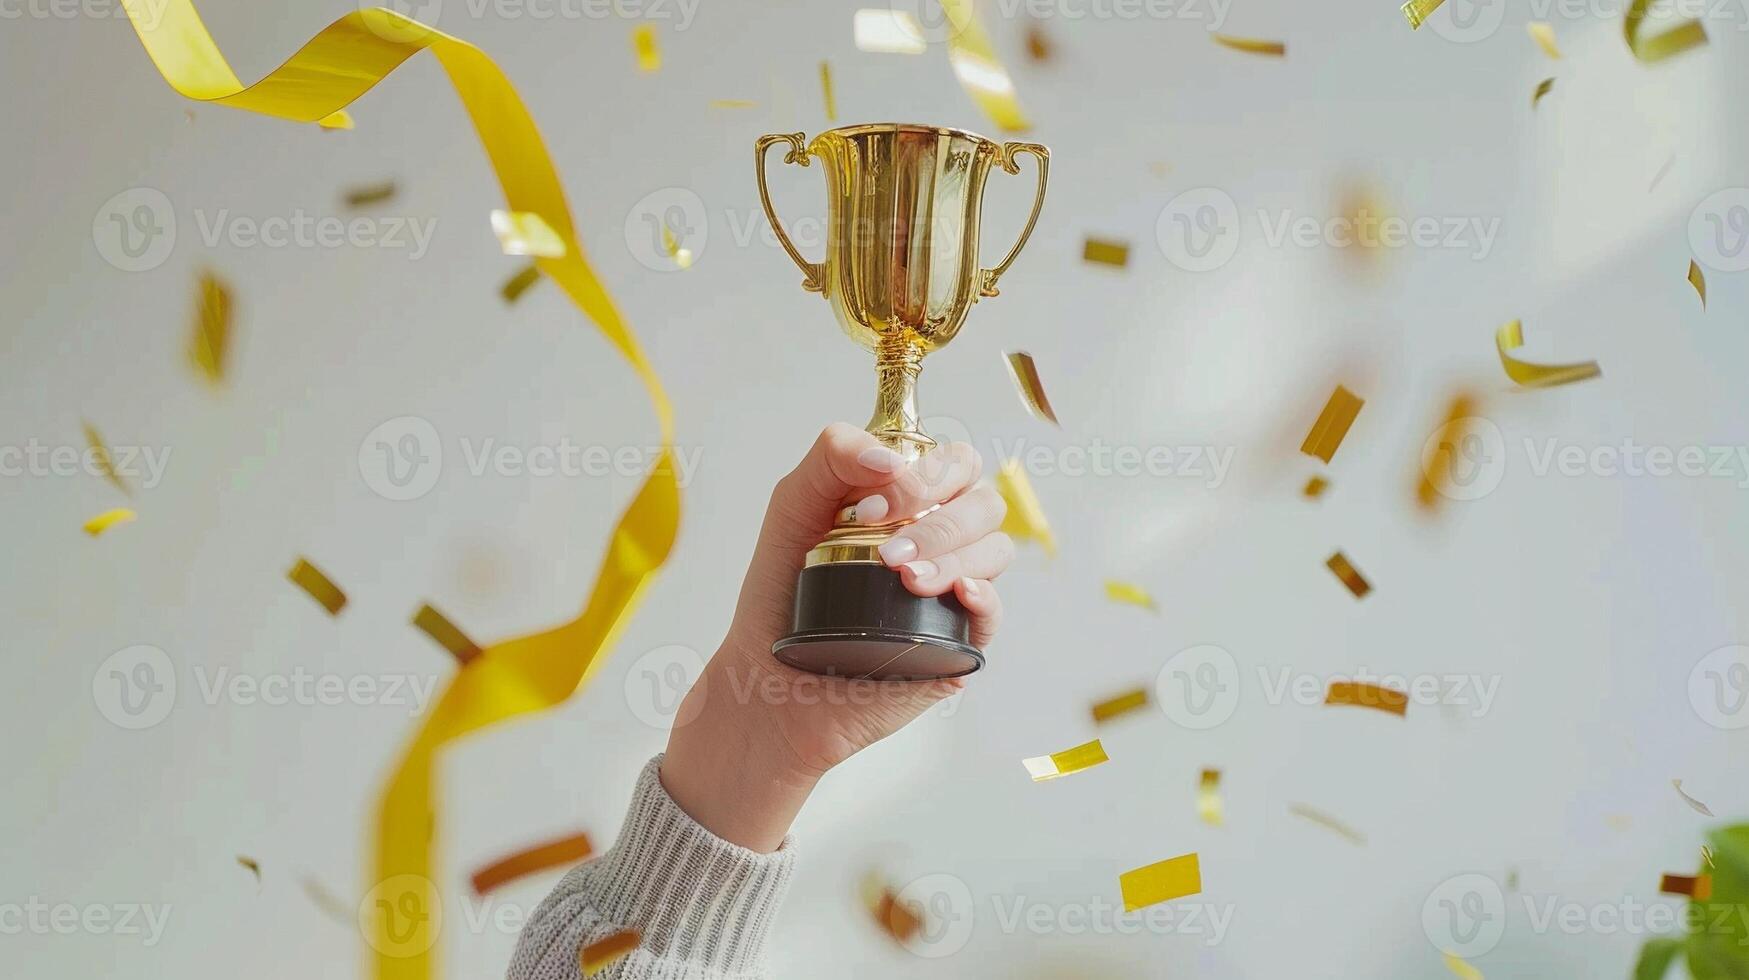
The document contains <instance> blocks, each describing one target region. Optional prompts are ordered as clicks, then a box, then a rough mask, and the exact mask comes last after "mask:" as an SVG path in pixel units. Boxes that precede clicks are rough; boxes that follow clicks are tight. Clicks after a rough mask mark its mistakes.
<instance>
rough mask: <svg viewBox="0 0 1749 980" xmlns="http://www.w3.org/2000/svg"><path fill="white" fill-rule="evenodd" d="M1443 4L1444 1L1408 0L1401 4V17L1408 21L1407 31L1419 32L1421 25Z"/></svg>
mask: <svg viewBox="0 0 1749 980" xmlns="http://www.w3.org/2000/svg"><path fill="white" fill-rule="evenodd" d="M1444 2H1445V0H1409V2H1408V3H1406V4H1403V16H1404V17H1406V18H1408V20H1409V29H1410V30H1419V29H1420V28H1421V25H1422V24H1424V23H1426V22H1427V18H1428V17H1431V16H1432V15H1433V12H1434V11H1435V10H1438V9H1439V5H1440V4H1442V3H1444Z"/></svg>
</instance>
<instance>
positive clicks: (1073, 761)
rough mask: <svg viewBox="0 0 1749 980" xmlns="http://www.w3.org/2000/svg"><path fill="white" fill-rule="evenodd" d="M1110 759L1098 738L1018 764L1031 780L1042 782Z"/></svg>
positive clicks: (1021, 761) (1023, 760) (1089, 767)
mask: <svg viewBox="0 0 1749 980" xmlns="http://www.w3.org/2000/svg"><path fill="white" fill-rule="evenodd" d="M1110 761H1111V760H1110V759H1109V758H1107V756H1106V754H1105V746H1103V745H1101V744H1100V743H1099V739H1094V740H1093V741H1091V742H1088V743H1086V744H1085V745H1077V746H1075V747H1074V748H1072V749H1064V750H1063V751H1061V752H1053V753H1051V754H1050V755H1040V756H1034V757H1032V758H1030V759H1022V760H1020V764H1021V765H1023V766H1025V767H1026V771H1027V773H1028V774H1029V775H1031V776H1032V781H1033V782H1035V783H1042V782H1044V781H1045V780H1047V779H1056V778H1057V777H1058V776H1067V775H1069V774H1070V773H1073V772H1080V771H1081V770H1083V769H1091V768H1093V767H1094V766H1097V765H1099V764H1100V763H1102V762H1110Z"/></svg>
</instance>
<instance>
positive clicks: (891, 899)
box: [861, 871, 923, 946]
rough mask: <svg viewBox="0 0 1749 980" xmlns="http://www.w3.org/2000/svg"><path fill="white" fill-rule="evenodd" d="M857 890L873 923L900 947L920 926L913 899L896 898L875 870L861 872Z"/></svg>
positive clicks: (920, 917)
mask: <svg viewBox="0 0 1749 980" xmlns="http://www.w3.org/2000/svg"><path fill="white" fill-rule="evenodd" d="M861 889H862V902H863V905H865V906H867V908H868V911H869V915H871V916H873V917H874V921H875V925H877V926H879V927H880V929H881V931H882V932H884V933H886V934H887V935H888V936H890V937H892V939H893V941H894V942H896V943H898V944H899V945H900V946H903V945H905V944H906V943H908V942H910V941H911V937H913V936H915V935H917V933H918V932H919V931H920V930H921V929H922V928H923V910H922V909H921V908H919V907H918V906H917V905H916V904H915V903H913V902H902V901H900V900H899V896H898V894H897V893H895V892H894V891H893V888H892V886H891V885H889V884H887V882H886V880H885V879H883V878H882V877H881V876H880V875H879V874H878V873H876V872H873V871H870V872H869V873H867V874H865V875H863V876H862V885H861Z"/></svg>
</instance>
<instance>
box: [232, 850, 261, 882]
mask: <svg viewBox="0 0 1749 980" xmlns="http://www.w3.org/2000/svg"><path fill="white" fill-rule="evenodd" d="M237 863H238V864H240V865H242V866H243V867H245V868H248V869H249V873H250V874H252V875H254V876H255V884H257V885H260V884H261V862H259V861H257V860H255V859H254V858H252V857H250V856H249V855H247V854H239V855H237Z"/></svg>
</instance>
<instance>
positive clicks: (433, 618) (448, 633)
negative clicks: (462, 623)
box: [413, 603, 480, 666]
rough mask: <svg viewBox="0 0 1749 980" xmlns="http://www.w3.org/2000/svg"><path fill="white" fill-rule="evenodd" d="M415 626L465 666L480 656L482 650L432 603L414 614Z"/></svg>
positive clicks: (421, 607)
mask: <svg viewBox="0 0 1749 980" xmlns="http://www.w3.org/2000/svg"><path fill="white" fill-rule="evenodd" d="M413 625H414V626H417V627H419V628H420V629H421V630H423V631H424V632H425V635H426V636H429V637H431V638H432V639H433V640H436V641H437V645H438V646H441V647H443V648H444V649H445V650H448V651H449V652H450V654H451V655H452V656H454V657H455V658H456V660H458V661H460V662H461V663H462V664H463V665H464V666H465V665H466V664H467V663H468V661H470V660H473V659H474V658H475V657H477V656H479V655H480V648H479V646H478V645H477V644H475V643H474V641H473V640H470V639H468V636H467V634H466V633H463V632H462V631H461V629H460V628H459V627H457V626H456V624H454V623H452V622H450V621H449V618H448V617H446V616H444V614H443V613H440V612H438V611H437V610H436V609H435V608H433V607H432V605H431V604H430V603H426V604H425V605H423V606H420V607H419V611H418V612H416V613H414V614H413Z"/></svg>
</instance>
